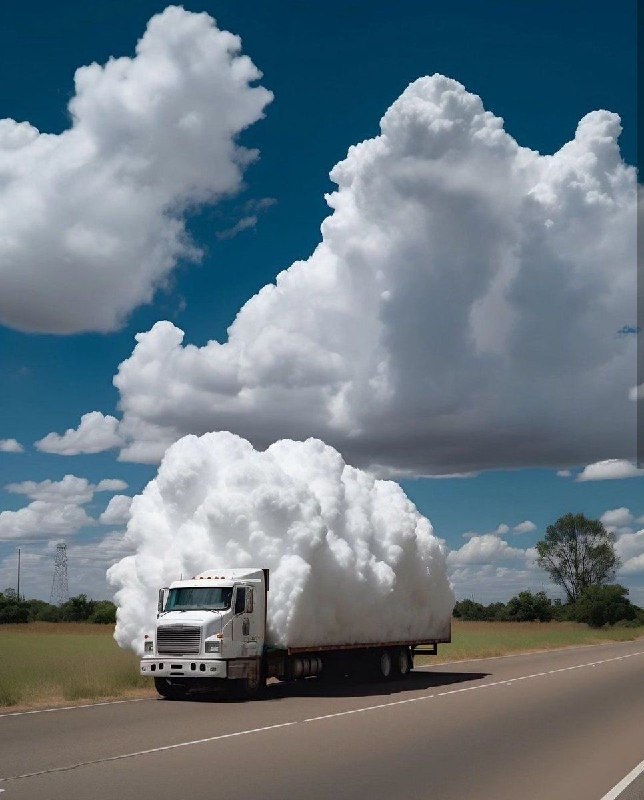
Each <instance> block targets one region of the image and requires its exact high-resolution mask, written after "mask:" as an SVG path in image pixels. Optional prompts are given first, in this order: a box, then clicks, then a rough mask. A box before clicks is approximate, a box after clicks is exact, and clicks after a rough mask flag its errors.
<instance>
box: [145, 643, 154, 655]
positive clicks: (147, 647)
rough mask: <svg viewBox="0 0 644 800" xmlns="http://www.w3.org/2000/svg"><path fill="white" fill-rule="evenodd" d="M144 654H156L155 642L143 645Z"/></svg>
mask: <svg viewBox="0 0 644 800" xmlns="http://www.w3.org/2000/svg"><path fill="white" fill-rule="evenodd" d="M143 652H144V653H154V642H146V643H145V644H144V645H143Z"/></svg>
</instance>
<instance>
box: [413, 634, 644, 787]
mask: <svg viewBox="0 0 644 800" xmlns="http://www.w3.org/2000/svg"><path fill="white" fill-rule="evenodd" d="M642 641H644V637H641V636H639V637H638V638H637V639H626V640H625V641H623V642H617V641H612V642H611V641H607V642H593V643H592V644H571V645H562V646H561V647H542V648H541V649H539V650H520V651H519V652H517V653H504V654H503V655H500V656H481V657H480V658H457V659H456V661H435V662H433V663H431V664H421V665H420V666H418V667H414V671H416V670H419V669H434V667H448V666H450V665H451V664H469V663H470V661H497V660H499V659H502V658H517V657H518V656H540V655H546V654H550V653H561V652H562V651H570V650H588V649H589V648H590V647H611V646H613V645H620V644H637V643H638V642H642ZM417 655H419V656H422V655H423V653H418V654H417ZM431 657H432V656H425V658H431ZM602 800H603V798H602Z"/></svg>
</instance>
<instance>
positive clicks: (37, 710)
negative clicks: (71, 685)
mask: <svg viewBox="0 0 644 800" xmlns="http://www.w3.org/2000/svg"><path fill="white" fill-rule="evenodd" d="M144 700H156V697H133V698H131V699H130V700H103V701H102V702H100V703H83V704H82V705H79V706H54V707H53V708H33V709H31V711H9V712H7V713H6V714H0V718H2V717H22V716H25V715H26V714H50V713H51V712H52V711H76V710H77V709H79V708H96V707H97V706H118V705H122V704H123V703H142V702H143V701H144Z"/></svg>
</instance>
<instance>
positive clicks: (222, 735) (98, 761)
mask: <svg viewBox="0 0 644 800" xmlns="http://www.w3.org/2000/svg"><path fill="white" fill-rule="evenodd" d="M297 724H298V722H297V720H296V721H294V722H280V723H278V724H277V725H266V726H265V727H264V728H250V729H249V730H245V731H235V732H234V733H220V734H219V735H218V736H209V737H207V738H205V739H193V740H192V741H190V742H177V743H176V744H166V745H164V746H163V747H152V748H150V749H149V750H138V751H137V752H136V753H122V754H120V755H117V756H106V757H105V758H96V759H93V760H92V761H81V762H80V763H78V764H68V765H67V766H65V767H52V768H50V769H42V770H39V771H38V772H26V773H24V774H23V775H11V776H9V777H7V778H0V781H2V782H4V781H15V780H18V779H20V778H35V777H37V776H38V775H49V774H51V773H52V772H69V771H70V770H72V769H77V768H78V767H89V766H92V765H93V764H106V763H108V762H110V761H123V760H124V759H126V758H137V757H138V756H148V755H151V754H152V753H164V752H166V751H167V750H177V749H178V748H179V747H190V746H192V745H193V744H207V743H208V742H216V741H218V740H219V739H231V738H232V737H234V736H246V735H247V734H249V733H261V732H262V731H272V730H274V729H275V728H287V727H288V726H289V725H297ZM0 791H4V789H2V790H0Z"/></svg>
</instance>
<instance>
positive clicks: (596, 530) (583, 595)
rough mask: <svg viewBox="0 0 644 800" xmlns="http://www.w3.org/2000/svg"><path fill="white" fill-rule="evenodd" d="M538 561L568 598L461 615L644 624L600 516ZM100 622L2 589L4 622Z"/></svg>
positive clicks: (80, 601) (98, 606) (569, 525)
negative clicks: (618, 577) (621, 580)
mask: <svg viewBox="0 0 644 800" xmlns="http://www.w3.org/2000/svg"><path fill="white" fill-rule="evenodd" d="M536 550H537V554H538V557H537V563H538V564H539V566H540V567H541V568H542V569H543V570H545V571H546V572H547V573H548V575H549V576H550V579H551V581H552V582H553V583H554V584H555V585H557V586H560V587H561V588H562V589H563V591H564V592H565V595H566V601H565V602H564V601H562V600H551V599H550V598H549V597H548V596H547V595H546V594H545V592H536V593H532V592H528V591H524V592H519V594H518V595H516V597H513V598H512V599H511V600H509V601H508V602H507V603H491V604H490V605H487V606H486V605H483V604H482V603H477V602H476V601H474V600H459V602H457V603H456V606H455V608H454V616H455V617H456V618H458V619H463V620H473V621H498V622H512V621H514V622H535V621H536V622H549V621H551V620H569V621H573V622H585V623H587V624H588V625H591V626H593V627H602V626H603V625H607V624H608V625H615V624H617V623H622V624H625V625H633V626H635V625H644V609H641V608H639V607H638V606H636V605H634V604H633V603H631V601H630V600H629V598H628V589H626V588H625V587H624V586H620V585H619V584H615V583H611V581H612V580H613V579H614V577H615V573H616V571H617V569H618V568H619V566H620V560H619V557H618V555H617V553H616V551H615V534H614V533H612V532H611V531H608V530H606V528H605V527H604V525H603V524H602V522H601V521H600V520H597V519H587V518H586V517H585V516H584V515H583V514H565V515H564V516H563V517H560V518H559V519H558V520H557V521H556V522H555V523H554V524H553V525H549V526H548V528H547V529H546V535H545V537H544V538H543V539H542V540H541V541H539V542H537V544H536ZM37 621H41V622H97V623H104V624H114V623H115V622H116V606H115V605H114V603H112V602H111V601H110V600H91V599H89V600H88V599H87V596H86V595H84V594H79V595H77V596H76V597H71V598H70V599H69V600H68V601H67V602H66V603H63V604H62V605H60V606H54V605H51V603H46V602H44V601H43V600H25V599H23V598H20V597H18V595H17V593H16V592H15V591H14V590H13V589H5V591H4V592H0V623H6V622H37Z"/></svg>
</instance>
